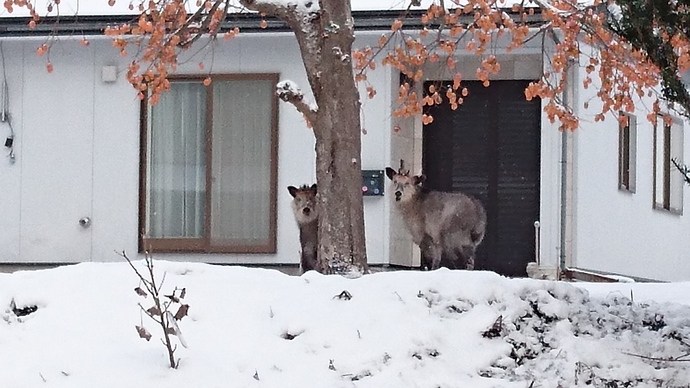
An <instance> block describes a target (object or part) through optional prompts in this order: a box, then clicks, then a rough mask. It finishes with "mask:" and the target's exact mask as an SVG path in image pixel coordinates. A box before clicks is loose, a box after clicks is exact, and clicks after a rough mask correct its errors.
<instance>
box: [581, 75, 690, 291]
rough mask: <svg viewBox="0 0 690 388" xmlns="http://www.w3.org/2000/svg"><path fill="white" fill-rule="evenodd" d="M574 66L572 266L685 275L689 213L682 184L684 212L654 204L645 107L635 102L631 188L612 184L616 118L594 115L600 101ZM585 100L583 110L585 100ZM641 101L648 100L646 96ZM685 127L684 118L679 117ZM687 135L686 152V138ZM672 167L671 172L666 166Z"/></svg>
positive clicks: (689, 269)
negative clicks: (634, 165) (633, 189)
mask: <svg viewBox="0 0 690 388" xmlns="http://www.w3.org/2000/svg"><path fill="white" fill-rule="evenodd" d="M583 77H584V72H583V71H581V72H580V76H579V80H578V83H577V85H578V90H579V96H580V98H579V100H578V101H577V105H576V109H577V111H578V112H579V116H580V117H581V124H580V129H578V130H577V131H576V132H575V133H574V137H575V162H576V177H575V179H576V183H575V194H574V195H575V197H576V201H577V202H576V208H575V214H576V219H577V223H576V225H575V237H574V238H575V245H576V246H575V251H574V257H573V261H572V263H569V264H571V265H572V266H574V267H577V268H582V269H588V270H595V271H602V272H607V273H614V274H620V275H626V276H632V277H640V278H646V279H655V280H665V281H677V280H688V279H690V266H688V265H687V257H688V252H690V238H688V237H689V236H690V220H689V219H688V214H690V209H688V204H690V202H689V201H688V200H689V199H690V198H689V197H688V190H687V187H686V188H685V189H684V194H683V196H684V200H683V202H684V204H685V205H684V206H685V209H684V214H683V215H677V214H672V213H670V212H668V211H665V210H656V209H653V208H652V204H653V199H652V194H653V188H654V186H653V184H654V181H653V179H652V174H653V157H652V155H653V135H654V127H653V125H652V124H651V123H650V122H649V121H648V120H647V118H646V115H647V113H648V111H646V110H644V109H643V108H644V107H645V106H643V105H642V104H637V105H638V109H637V111H636V112H635V113H634V114H635V115H636V117H637V168H636V170H637V184H636V185H637V187H636V192H635V193H629V192H626V191H622V190H619V189H618V121H617V120H616V118H615V117H613V116H612V115H608V116H607V117H606V120H605V121H604V122H594V118H593V114H595V113H597V112H598V111H599V109H600V107H601V105H600V103H598V102H597V100H596V92H597V88H596V84H597V82H596V81H595V82H594V84H593V86H590V88H589V89H584V88H583V86H582V82H581V80H582V79H583ZM588 100H589V105H590V106H589V109H587V110H585V109H584V107H583V105H584V102H585V101H588ZM645 105H646V107H650V108H651V106H652V104H651V101H649V100H646V104H645ZM685 127H686V128H687V124H685ZM688 140H689V139H688V136H685V144H684V159H685V161H686V162H687V161H688V160H690V159H688V155H689V154H688V151H690V144H689V143H688ZM672 173H673V172H672Z"/></svg>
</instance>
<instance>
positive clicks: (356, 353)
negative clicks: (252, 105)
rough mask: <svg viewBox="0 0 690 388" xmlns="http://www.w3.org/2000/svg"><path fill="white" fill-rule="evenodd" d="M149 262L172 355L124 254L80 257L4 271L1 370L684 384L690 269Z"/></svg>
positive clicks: (13, 382) (239, 378)
mask: <svg viewBox="0 0 690 388" xmlns="http://www.w3.org/2000/svg"><path fill="white" fill-rule="evenodd" d="M135 265H136V266H137V267H138V268H140V269H141V270H142V271H143V270H144V263H143V262H141V261H139V262H136V263H135ZM155 271H156V274H157V277H158V279H161V278H163V274H164V273H165V282H164V284H163V286H162V292H163V293H171V292H172V291H173V290H174V289H175V287H178V288H185V289H186V296H185V298H184V299H183V300H182V303H184V304H188V305H189V311H188V316H186V317H184V318H182V319H181V320H180V321H179V326H180V330H181V333H182V335H183V337H184V341H185V342H186V345H187V347H186V348H185V347H182V346H180V345H179V341H178V339H177V338H174V339H173V340H174V342H175V343H176V344H178V347H177V351H176V353H175V355H176V357H178V358H179V368H178V369H171V368H169V366H168V361H167V355H166V352H165V348H164V346H163V344H162V343H161V341H160V338H161V333H160V328H159V327H156V325H155V324H154V322H153V321H152V320H151V319H150V318H149V317H147V316H145V315H144V314H143V313H142V312H141V311H140V308H139V306H138V304H139V303H141V304H142V306H144V307H145V308H148V307H149V306H150V305H151V303H152V302H151V297H150V296H149V297H147V298H144V297H142V296H139V295H137V293H135V292H134V288H136V287H137V286H139V285H140V284H139V280H138V278H137V276H136V275H135V274H134V272H133V271H132V269H131V268H130V267H129V266H128V265H127V263H125V262H122V263H108V264H103V263H101V264H96V263H85V264H79V265H74V266H66V267H61V268H56V269H50V270H40V271H24V272H15V273H13V274H0V306H1V308H0V316H1V317H2V319H0V386H2V387H10V388H15V387H70V388H87V387H88V388H92V387H101V388H105V387H166V388H173V387H185V388H188V387H203V388H206V387H276V388H290V387H300V388H305V387H309V388H311V387H314V388H319V387H323V388H326V387H328V388H335V387H376V388H386V387H391V388H393V387H396V388H401V387H428V388H436V387H443V388H449V387H472V388H482V387H487V388H488V387H520V388H527V387H532V388H537V387H554V388H555V387H585V386H594V387H686V386H688V385H690V361H663V360H671V359H674V358H677V357H682V356H684V355H686V354H688V352H690V346H688V345H687V344H688V343H689V342H690V283H673V284H638V283H632V284H631V283H626V284H586V283H573V284H568V283H562V282H551V281H537V280H529V279H507V278H503V277H501V276H498V275H496V274H494V273H491V272H480V271H475V272H467V271H449V270H445V269H441V270H438V271H433V272H416V271H405V272H403V271H401V272H386V273H376V274H372V275H366V276H363V277H361V278H359V279H345V278H342V277H339V276H323V275H320V274H318V273H313V272H310V273H307V274H305V275H302V276H288V275H285V274H282V273H280V272H278V271H274V270H265V269H249V268H243V267H220V266H211V265H204V264H192V263H178V262H166V261H156V262H155ZM343 291H347V293H349V294H350V295H351V298H350V299H348V298H338V297H336V296H337V295H341V294H344V293H343ZM178 295H179V292H178ZM631 297H632V298H631ZM11 306H14V311H17V312H24V313H26V312H28V311H30V310H27V308H30V307H32V306H36V311H34V312H32V313H30V314H28V315H25V316H21V317H18V316H17V315H16V314H15V312H13V309H12V308H11ZM173 312H174V311H173ZM142 323H143V326H145V327H146V328H147V329H148V331H149V332H150V333H151V334H152V335H153V338H152V339H151V340H150V341H149V342H147V341H145V340H144V339H141V338H139V336H138V334H137V330H136V329H135V326H139V325H142ZM684 359H685V360H687V359H688V357H686V358H684Z"/></svg>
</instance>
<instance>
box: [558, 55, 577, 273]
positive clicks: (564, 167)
mask: <svg viewBox="0 0 690 388" xmlns="http://www.w3.org/2000/svg"><path fill="white" fill-rule="evenodd" d="M574 65H575V61H573V60H570V61H569V62H568V71H567V72H566V78H565V80H563V84H564V87H563V94H562V99H563V106H565V107H568V106H569V105H570V97H571V96H570V82H569V78H572V77H571V74H572V69H573V68H574ZM567 195H568V132H567V130H566V129H564V130H562V131H561V209H560V213H561V214H560V216H561V217H560V218H561V236H560V237H561V238H560V252H559V273H558V278H560V277H561V275H562V274H564V273H565V271H566V270H567V268H568V267H567V265H566V258H567V255H566V247H567V245H568V243H567V241H566V239H567V233H568V227H567V225H568V214H567V213H568V212H567V210H568V198H567Z"/></svg>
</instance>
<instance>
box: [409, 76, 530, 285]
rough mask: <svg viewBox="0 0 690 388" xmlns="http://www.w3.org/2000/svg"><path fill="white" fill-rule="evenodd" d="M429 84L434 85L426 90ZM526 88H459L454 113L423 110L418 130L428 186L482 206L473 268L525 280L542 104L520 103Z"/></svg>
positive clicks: (510, 84) (497, 84)
mask: <svg viewBox="0 0 690 388" xmlns="http://www.w3.org/2000/svg"><path fill="white" fill-rule="evenodd" d="M431 83H433V84H435V85H436V86H438V85H439V82H429V83H427V84H425V90H428V86H429V85H430V84H431ZM444 83H445V84H447V82H444ZM528 83H529V81H492V82H491V85H490V86H489V87H488V88H485V87H484V86H483V85H482V84H481V82H478V81H470V82H467V81H466V82H464V83H463V86H464V87H467V88H468V90H469V95H468V96H467V97H466V98H465V99H464V103H463V104H462V105H460V106H458V109H456V110H454V111H453V110H452V109H451V108H450V105H448V104H447V103H444V104H441V105H436V106H433V107H427V113H429V114H431V115H433V117H434V121H433V122H432V123H431V124H429V125H426V126H424V135H423V166H424V173H425V174H426V175H427V183H426V184H427V186H428V187H429V188H430V189H433V190H440V191H462V192H465V193H467V194H470V195H473V196H475V197H477V198H478V199H479V200H481V201H482V203H483V204H484V206H485V207H486V210H487V218H488V226H487V233H486V236H485V238H484V242H483V243H482V245H481V246H480V248H479V250H478V251H477V257H476V267H477V268H478V269H488V270H492V271H496V272H498V273H500V274H503V275H506V276H525V274H526V273H525V268H526V266H527V263H528V262H529V261H531V260H532V259H533V258H534V251H535V245H534V244H535V241H534V221H536V220H538V219H539V167H540V148H541V147H540V141H541V140H540V139H541V125H540V123H541V103H540V101H539V100H538V99H533V100H532V101H527V100H526V99H525V95H524V90H525V87H526V86H527V85H528ZM444 94H445V93H444Z"/></svg>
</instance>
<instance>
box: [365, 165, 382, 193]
mask: <svg viewBox="0 0 690 388" xmlns="http://www.w3.org/2000/svg"><path fill="white" fill-rule="evenodd" d="M383 175H384V174H383V170H362V194H363V195H365V196H382V195H383V186H384V182H383Z"/></svg>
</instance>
